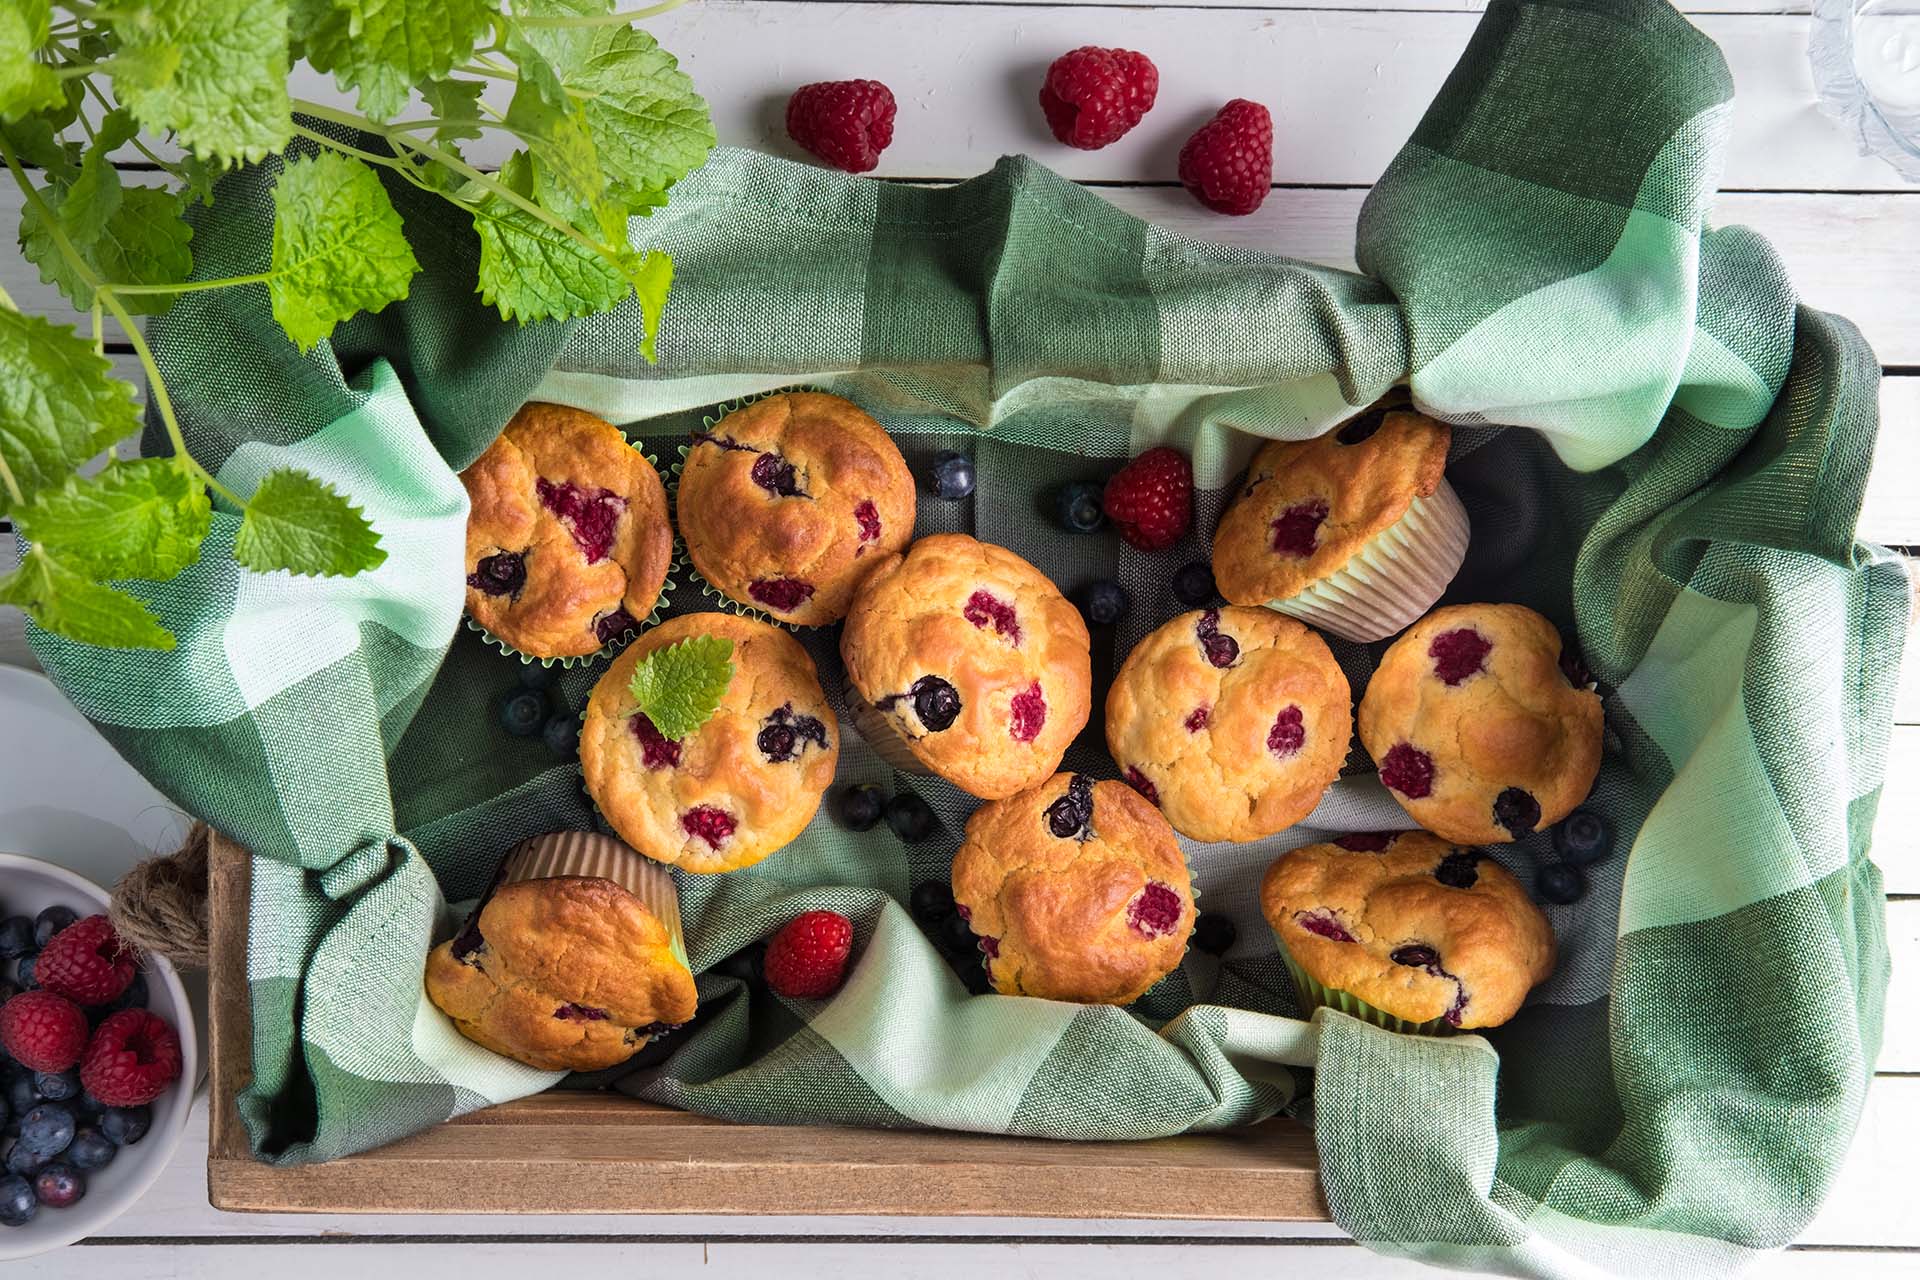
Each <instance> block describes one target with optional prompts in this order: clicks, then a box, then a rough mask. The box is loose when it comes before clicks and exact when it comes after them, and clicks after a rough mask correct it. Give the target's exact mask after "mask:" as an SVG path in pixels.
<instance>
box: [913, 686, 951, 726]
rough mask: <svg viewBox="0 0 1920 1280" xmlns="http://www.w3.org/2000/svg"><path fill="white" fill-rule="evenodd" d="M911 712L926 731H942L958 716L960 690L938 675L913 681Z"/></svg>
mask: <svg viewBox="0 0 1920 1280" xmlns="http://www.w3.org/2000/svg"><path fill="white" fill-rule="evenodd" d="M913 714H914V715H916V716H918V717H920V724H921V727H922V728H924V729H925V730H926V731H927V732H928V733H944V732H945V731H946V730H948V729H950V728H952V727H953V722H954V721H955V720H957V719H958V718H959V716H960V691H959V690H958V689H956V688H954V687H953V686H952V685H951V684H949V683H947V682H946V681H945V680H942V679H941V678H940V677H939V676H921V677H920V678H919V679H918V680H915V681H914V682H913Z"/></svg>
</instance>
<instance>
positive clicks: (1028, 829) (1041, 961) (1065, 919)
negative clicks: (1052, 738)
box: [953, 773, 1194, 1004]
mask: <svg viewBox="0 0 1920 1280" xmlns="http://www.w3.org/2000/svg"><path fill="white" fill-rule="evenodd" d="M953 900H954V902H955V903H956V904H957V906H958V910H959V911H960V913H961V914H962V915H963V916H964V917H965V918H966V919H967V922H968V923H969V924H970V925H971V926H972V928H973V931H974V932H975V933H976V934H978V935H979V936H980V949H981V950H982V951H983V952H985V953H986V965H987V976H988V977H989V978H990V979H991V980H992V982H993V986H994V989H995V990H996V991H998V992H1000V993H1001V994H1002V995H1009V996H1038V997H1040V998H1042V999H1047V1000H1074V1001H1078V1002H1080V1003H1082V1004H1130V1003H1132V1002H1133V1001H1135V1000H1137V999H1139V998H1140V997H1141V996H1142V995H1145V994H1146V992H1147V990H1148V988H1150V987H1152V986H1153V984H1154V983H1156V982H1158V981H1160V979H1162V978H1164V977H1166V976H1167V975H1168V974H1169V973H1171V972H1173V970H1174V969H1175V968H1177V967H1178V966H1179V964H1180V958H1181V957H1182V956H1183V955H1185V954H1186V950H1187V939H1188V937H1189V936H1190V935H1191V934H1192V933H1193V920H1194V908H1193V879H1192V876H1191V875H1190V874H1189V873H1188V871H1187V864H1186V860H1185V859H1184V858H1183V857H1182V856H1181V853H1180V845H1179V843H1178V842H1177V841H1176V840H1175V839H1174V836H1173V828H1172V827H1170V826H1168V825H1167V820H1166V819H1165V818H1163V817H1161V816H1160V811H1159V810H1157V809H1155V808H1154V807H1153V806H1152V805H1151V804H1149V803H1147V801H1146V800H1145V799H1144V798H1142V797H1141V796H1140V795H1138V794H1137V793H1135V792H1134V791H1133V790H1132V789H1131V788H1129V787H1128V786H1127V785H1126V784H1125V783H1120V782H1095V781H1093V780H1092V779H1091V778H1088V777H1087V776H1086V775H1085V774H1083V773H1075V774H1065V773H1060V774H1055V775H1054V776H1053V777H1052V778H1050V779H1048V780H1047V781H1045V782H1043V783H1041V784H1040V785H1039V786H1037V787H1033V788H1032V789H1030V790H1027V791H1022V792H1021V793H1020V794H1018V795H1015V796H1010V797H1008V798H1006V799H1004V800H996V801H994V802H993V803H991V804H985V805H982V806H981V807H980V808H979V809H978V810H976V811H975V812H974V815H973V817H972V818H970V819H968V820H967V838H966V841H965V842H964V843H963V844H962V845H961V846H960V851H959V852H958V853H956V854H955V855H954V857H953Z"/></svg>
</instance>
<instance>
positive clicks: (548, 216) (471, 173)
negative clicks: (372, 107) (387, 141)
mask: <svg viewBox="0 0 1920 1280" xmlns="http://www.w3.org/2000/svg"><path fill="white" fill-rule="evenodd" d="M402 145H404V146H408V147H411V148H413V149H414V150H415V151H418V152H419V153H420V154H422V155H424V156H426V157H427V158H428V159H431V160H437V161H438V162H440V163H441V164H443V165H445V166H446V167H447V168H449V169H451V170H453V171H454V172H455V173H457V174H459V175H460V176H461V177H463V178H466V179H467V180H468V181H470V182H473V183H475V184H476V185H478V186H479V187H480V188H481V189H482V190H485V191H489V192H491V193H492V194H494V195H496V196H499V197H500V198H501V199H502V200H504V201H506V202H507V203H508V204H510V205H512V206H513V207H514V208H516V209H519V210H521V211H522V212H524V213H527V214H530V215H531V216H533V217H535V218H538V219H539V220H540V221H542V222H544V223H546V224H547V225H548V226H550V227H552V228H553V229H554V230H555V231H558V232H559V233H560V234H561V235H563V236H566V237H567V238H568V239H569V240H573V241H575V242H577V243H578V244H580V245H582V246H583V247H585V248H587V249H591V250H592V251H593V252H595V253H597V254H599V255H600V256H601V257H602V258H605V259H606V260H607V261H608V262H610V263H613V265H614V266H615V267H616V268H617V267H618V266H619V256H620V255H619V251H618V250H616V249H610V248H608V247H607V246H606V245H603V244H600V243H599V242H597V241H594V240H591V239H589V238H587V237H586V236H584V235H582V234H581V233H580V231H579V229H578V228H577V227H575V226H574V225H573V224H572V223H570V222H568V221H567V220H566V219H565V218H562V217H560V216H558V215H557V214H555V213H553V212H552V211H551V210H548V209H543V208H541V207H540V206H539V205H537V204H535V203H534V202H533V201H531V200H529V199H527V198H526V197H525V196H523V195H521V194H520V193H519V192H518V191H515V190H514V189H513V188H512V187H509V186H507V185H506V184H505V183H503V182H497V181H495V180H494V179H493V178H490V177H488V176H487V175H486V174H484V173H482V172H480V171H479V170H478V169H476V168H474V167H473V166H472V165H470V164H468V163H467V162H466V161H464V160H462V159H461V158H460V157H459V156H456V155H454V154H453V153H452V152H449V151H442V150H441V149H440V148H439V147H436V146H434V145H433V144H432V143H430V142H422V141H420V140H419V139H418V138H408V139H405V140H404V141H403V143H402ZM623 274H624V273H623Z"/></svg>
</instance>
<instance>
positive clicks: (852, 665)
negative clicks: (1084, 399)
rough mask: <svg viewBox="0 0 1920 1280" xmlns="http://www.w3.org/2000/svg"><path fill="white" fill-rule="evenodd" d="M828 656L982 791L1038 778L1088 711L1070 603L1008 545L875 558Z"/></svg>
mask: <svg viewBox="0 0 1920 1280" xmlns="http://www.w3.org/2000/svg"><path fill="white" fill-rule="evenodd" d="M840 656H841V657H842V658H844V659H845V660H846V664H847V676H848V678H849V679H850V680H851V681H852V682H853V686H854V689H855V691H856V692H857V693H858V695H859V697H860V698H863V699H865V701H866V702H867V704H868V705H869V706H870V707H871V708H873V709H876V710H877V711H879V712H880V713H882V715H883V716H884V719H885V721H886V723H887V724H889V725H891V726H892V727H893V728H894V730H896V731H897V732H898V733H899V734H901V735H902V736H903V737H905V738H906V740H907V744H908V746H909V748H910V749H911V750H912V752H913V754H914V756H915V758H917V759H918V760H920V761H921V762H922V763H924V764H925V765H926V766H927V767H928V768H930V769H932V770H933V771H934V772H935V773H937V774H939V775H940V776H941V777H943V778H945V779H947V781H949V782H951V783H953V784H954V785H955V786H957V787H960V788H962V789H964V790H966V791H970V792H972V793H973V794H974V795H976V796H979V797H981V798H982V799H985V800H995V799H999V798H1000V797H1002V796H1010V795H1012V794H1013V793H1014V792H1016V791H1019V790H1022V789H1023V788H1026V787H1031V786H1033V785H1034V784H1036V783H1038V782H1040V781H1041V780H1043V779H1045V778H1047V777H1049V776H1050V775H1051V774H1052V773H1053V771H1054V770H1055V769H1057V768H1058V767H1059V766H1060V758H1061V757H1062V756H1063V755H1065V754H1066V750H1067V745H1068V744H1069V743H1071V742H1072V741H1073V738H1074V735H1075V734H1077V733H1079V732H1080V730H1081V729H1082V728H1084V727H1085V726H1086V723H1087V715H1088V712H1089V711H1090V710H1091V709H1092V700H1093V693H1092V685H1093V665H1092V659H1091V657H1090V656H1089V654H1088V637H1087V624H1086V623H1085V622H1084V621H1083V620H1082V619H1081V617H1080V611H1079V610H1078V609H1076V608H1074V607H1073V606H1072V605H1071V604H1069V603H1068V602H1067V601H1066V599H1065V597H1063V596H1062V595H1061V594H1060V592H1059V589H1058V588H1056V587H1055V586H1054V585H1053V583H1051V582H1049V581H1048V580H1047V579H1046V578H1045V577H1044V576H1042V574H1041V573H1040V571H1039V570H1038V569H1036V568H1034V567H1033V566H1032V565H1030V564H1028V563H1027V562H1026V561H1025V560H1022V559H1021V558H1020V557H1019V556H1017V555H1015V554H1013V552H1011V551H1008V550H1007V549H1006V548H1005V547H996V546H992V545H990V544H988V543H985V542H977V541H975V540H974V539H972V538H969V537H967V536H966V535H964V534H958V533H943V534H938V535H936V536H934V537H931V538H922V539H920V541H918V542H916V543H914V544H913V546H911V547H909V548H908V549H907V553H906V555H904V556H897V555H896V556H889V557H888V558H887V559H886V560H885V561H883V562H882V563H881V564H879V565H878V566H876V567H875V569H874V571H873V573H872V575H871V576H870V577H868V578H867V580H866V582H865V584H864V585H862V587H861V588H860V594H859V595H858V596H857V597H856V598H855V600H854V605H853V610H852V612H851V613H849V614H848V615H847V626H846V630H845V631H844V632H843V633H842V634H841V637H840Z"/></svg>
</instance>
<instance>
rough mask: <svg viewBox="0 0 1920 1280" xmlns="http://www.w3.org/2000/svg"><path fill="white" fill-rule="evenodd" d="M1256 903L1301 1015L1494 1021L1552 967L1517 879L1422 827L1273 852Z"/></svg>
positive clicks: (1548, 930)
mask: <svg viewBox="0 0 1920 1280" xmlns="http://www.w3.org/2000/svg"><path fill="white" fill-rule="evenodd" d="M1260 908H1261V911H1262V913H1263V914H1265V916H1266V918H1267V924H1268V925H1269V926H1271V928H1272V929H1273V935H1274V938H1275V939H1276V940H1277V941H1278V942H1279V944H1280V953H1281V958H1282V959H1284V960H1285V961H1286V963H1287V967H1288V968H1289V969H1290V970H1291V971H1292V973H1293V976H1294V979H1295V982H1296V984H1297V985H1298V986H1299V988H1300V994H1301V999H1302V1000H1303V1001H1304V1003H1305V1005H1306V1008H1307V1012H1308V1013H1311V1012H1312V1010H1313V1009H1314V1008H1315V1007H1317V1006H1319V1005H1328V1006H1330V1007H1332V1008H1335V1009H1339V1010H1342V1011H1344V1012H1346V1013H1350V1014H1353V1015H1354V1016H1356V1017H1360V1018H1365V1019H1366V1020H1367V1021H1369V1022H1373V1023H1375V1024H1377V1025H1379V1026H1383V1027H1386V1028H1388V1029H1389V1030H1393V1031H1409V1032H1415V1033H1419V1034H1447V1033H1449V1032H1453V1031H1464V1030H1472V1029H1475V1028H1479V1027H1497V1026H1499V1025H1500V1024H1501V1023H1503V1022H1505V1021H1507V1020H1508V1019H1509V1018H1511V1017H1513V1015H1514V1014H1515V1013H1517V1012H1518V1011H1519V1009H1520V1005H1521V1002H1522V1001H1524V1000H1525V999H1526V996H1527V992H1528V991H1530V990H1531V989H1532V988H1533V987H1534V986H1535V985H1536V984H1538V983H1540V982H1542V981H1544V980H1545V979H1546V977H1547V975H1548V974H1550V973H1552V972H1553V962H1554V940H1553V929H1552V927H1551V926H1550V925H1548V923H1547V918H1546V917H1545V916H1544V915H1542V914H1541V912H1540V909H1539V908H1538V907H1536V906H1534V905H1533V902H1532V901H1531V900H1530V899H1528V897H1527V894H1526V890H1524V889H1522V888H1521V887H1520V882H1519V881H1517V880H1515V879H1514V878H1513V877H1512V876H1511V875H1509V874H1508V873H1507V871H1506V869H1505V868H1503V867H1502V866H1500V864H1499V863H1497V862H1494V861H1493V860H1492V859H1490V858H1488V857H1487V856H1486V855H1484V854H1480V853H1475V852H1473V851H1472V850H1469V849H1461V848H1459V847H1457V846H1455V845H1452V844H1449V843H1448V842H1447V841H1445V840H1442V839H1440V837H1438V836H1435V835H1430V834H1428V833H1427V832H1425V831H1406V832H1398V833H1393V834H1383V835H1357V836H1342V837H1340V838H1339V839H1338V840H1335V841H1333V842H1331V843H1328V844H1313V845H1307V846H1306V847H1304V848H1300V849H1294V850H1292V851H1291V852H1289V853H1285V854H1282V855H1281V857H1280V858H1279V860H1278V861H1276V862H1275V863H1274V864H1273V865H1272V866H1271V867H1269V868H1268V869H1267V875H1266V879H1265V880H1263V881H1262V882H1261V885H1260Z"/></svg>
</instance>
